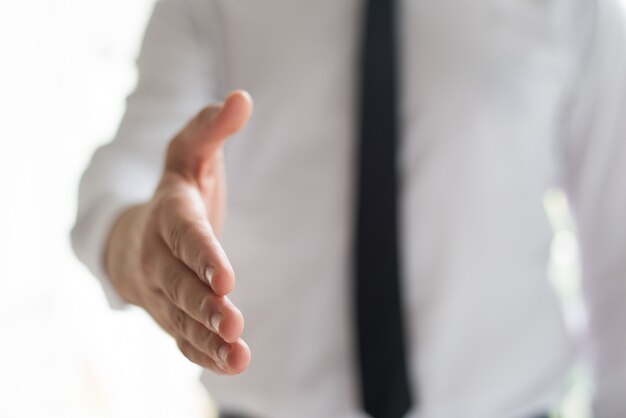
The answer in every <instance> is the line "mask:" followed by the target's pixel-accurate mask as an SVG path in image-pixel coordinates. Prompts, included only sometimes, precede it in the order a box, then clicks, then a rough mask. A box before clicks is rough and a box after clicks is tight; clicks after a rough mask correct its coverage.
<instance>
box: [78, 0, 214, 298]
mask: <svg viewBox="0 0 626 418" xmlns="http://www.w3.org/2000/svg"><path fill="white" fill-rule="evenodd" d="M196 3H197V4H196ZM196 3H192V1H191V0H189V1H188V0H161V1H159V2H157V3H156V5H155V8H154V10H153V13H152V16H151V18H150V21H149V23H148V26H147V29H146V33H145V35H144V39H143V43H142V47H141V51H140V54H139V58H138V60H137V68H138V73H139V78H138V83H137V87H136V89H135V91H134V92H133V93H132V94H131V95H130V96H129V97H128V99H127V107H126V112H125V115H124V117H123V119H122V122H121V125H120V127H119V129H118V132H117V134H116V136H115V138H114V139H113V141H111V142H110V143H109V144H107V145H104V146H102V147H100V148H99V149H98V150H97V151H96V152H95V154H94V155H93V157H92V160H91V162H90V164H89V166H88V168H87V169H86V171H85V172H84V174H83V176H82V179H81V182H80V187H79V202H78V214H77V218H76V222H75V225H74V227H73V229H72V232H71V240H72V246H73V248H74V251H75V253H76V255H77V256H78V258H79V259H80V260H81V261H82V262H83V263H84V264H85V265H87V267H89V269H90V270H91V271H92V272H93V274H94V275H95V276H96V277H97V278H98V279H99V280H100V282H101V284H102V286H103V288H104V291H105V293H106V295H107V298H108V301H109V303H110V305H111V306H112V307H113V308H122V307H124V306H125V303H124V302H123V300H122V299H121V298H120V297H119V295H117V294H116V292H115V291H114V289H113V288H112V286H111V284H110V282H109V280H108V278H107V277H106V274H105V271H104V268H103V261H104V260H103V258H104V250H105V244H106V240H107V239H108V235H109V231H110V229H111V227H112V226H113V223H114V222H115V220H116V218H117V217H118V216H119V215H120V214H121V213H122V212H123V211H124V210H125V209H126V208H128V207H129V206H132V205H135V204H138V203H141V202H145V201H146V200H148V199H149V198H150V197H151V195H152V194H153V192H154V189H155V187H156V184H157V182H158V180H159V177H160V173H161V169H162V161H163V159H164V152H165V149H166V147H167V143H168V142H169V140H170V139H171V138H172V137H173V136H174V135H175V133H176V132H177V131H178V130H179V129H180V128H182V126H183V125H184V123H185V122H186V121H187V120H188V119H190V118H191V117H192V116H193V115H194V114H195V113H196V112H198V111H199V110H200V109H201V108H202V107H203V106H205V105H206V104H207V103H209V102H211V101H212V98H215V97H216V93H215V86H216V78H217V74H216V73H217V65H216V64H215V62H216V61H217V60H216V59H215V56H216V54H217V50H216V47H215V42H214V40H215V39H216V36H215V34H214V32H215V31H216V25H215V24H214V22H212V21H211V19H212V18H214V17H215V16H213V15H212V13H211V10H210V8H209V6H208V4H209V3H210V2H206V1H205V2H200V1H198V2H196Z"/></svg>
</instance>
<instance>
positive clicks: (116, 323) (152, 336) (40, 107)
mask: <svg viewBox="0 0 626 418" xmlns="http://www.w3.org/2000/svg"><path fill="white" fill-rule="evenodd" d="M152 3H153V0H132V1H128V0H107V1H96V0H0V52H1V53H0V263H1V265H2V273H1V276H0V417H3V418H18V417H29V418H30V417H63V418H72V417H80V418H84V417H129V418H130V417H132V418H140V417H191V418H193V417H207V416H208V412H207V411H208V408H209V400H208V398H207V395H206V394H205V392H204V390H203V388H202V387H201V385H200V383H199V382H198V379H197V376H198V372H199V370H198V369H197V368H196V367H195V366H193V365H192V364H191V363H189V362H188V361H187V360H186V359H185V358H184V357H183V356H182V355H180V354H178V351H177V349H176V345H175V344H174V342H173V341H171V340H170V339H169V338H168V337H166V336H165V335H164V334H163V333H162V332H161V331H160V330H159V329H158V328H157V327H156V326H155V325H153V324H152V322H151V321H150V320H149V319H148V318H147V317H146V316H145V315H143V314H142V313H140V312H139V311H138V310H131V311H128V312H113V311H111V310H110V309H109V308H108V305H107V303H106V301H105V299H104V298H103V296H102V292H101V290H100V288H99V285H98V284H97V283H96V280H94V279H92V278H91V277H90V275H89V273H88V271H87V270H86V269H85V268H83V267H82V266H81V265H80V264H79V263H78V262H76V261H75V259H74V257H73V254H72V253H71V250H70V246H69V239H68V231H69V229H70V228H71V225H72V222H73V218H74V214H75V206H76V191H77V185H78V180H79V176H80V173H81V172H82V170H83V168H84V167H85V165H86V164H87V163H88V161H89V158H90V155H91V153H92V152H93V150H94V148H95V147H96V146H97V145H98V144H100V143H102V142H105V141H108V140H109V139H110V138H111V136H112V135H113V134H114V132H115V129H116V127H117V123H118V120H119V119H120V117H121V114H122V112H123V109H124V97H125V96H126V94H127V93H128V92H129V90H130V89H131V88H132V87H133V85H134V83H135V69H134V58H135V56H136V53H137V49H138V46H139V42H140V40H141V36H142V33H143V30H144V27H145V24H146V20H147V18H148V16H149V13H150V11H151V8H152Z"/></svg>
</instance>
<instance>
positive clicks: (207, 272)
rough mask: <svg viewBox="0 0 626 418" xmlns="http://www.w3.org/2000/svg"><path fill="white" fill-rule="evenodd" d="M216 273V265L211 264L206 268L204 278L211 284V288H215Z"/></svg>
mask: <svg viewBox="0 0 626 418" xmlns="http://www.w3.org/2000/svg"><path fill="white" fill-rule="evenodd" d="M214 274H215V267H211V266H209V267H207V268H206V269H205V270H204V279H205V280H206V282H207V283H208V284H209V286H211V288H213V275H214Z"/></svg>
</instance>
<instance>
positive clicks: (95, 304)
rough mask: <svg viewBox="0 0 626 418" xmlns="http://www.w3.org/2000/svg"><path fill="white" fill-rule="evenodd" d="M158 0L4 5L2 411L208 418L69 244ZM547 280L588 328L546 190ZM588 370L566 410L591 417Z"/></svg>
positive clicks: (187, 371)
mask: <svg viewBox="0 0 626 418" xmlns="http://www.w3.org/2000/svg"><path fill="white" fill-rule="evenodd" d="M152 3H153V0H132V1H128V0H107V1H96V0H0V51H1V54H0V263H1V265H2V275H1V276H0V277H1V278H0V417H3V418H18V417H63V418H72V417H81V418H82V417H116V418H124V417H133V418H141V417H151V418H158V417H188V418H193V417H207V416H208V414H209V411H210V401H209V399H208V396H207V395H206V393H205V392H204V389H203V388H202V387H201V386H200V384H199V383H198V380H197V375H198V369H197V368H196V367H195V366H193V365H192V364H190V363H189V362H187V360H185V359H184V357H183V356H182V355H180V354H179V353H178V351H177V350H176V346H175V344H174V342H173V341H171V340H170V339H169V338H168V337H167V336H165V335H164V334H163V333H162V332H161V331H160V330H159V329H158V328H157V327H156V326H155V325H154V324H153V323H152V322H151V321H150V320H149V318H147V317H146V316H145V315H144V314H142V313H141V312H139V311H138V310H131V311H126V312H112V311H111V310H109V308H108V306H107V304H106V302H105V299H104V297H103V295H102V293H101V290H100V288H99V285H98V284H97V283H96V281H95V280H94V279H92V278H91V277H90V275H89V273H88V272H87V271H86V269H85V268H83V267H82V266H81V265H80V264H79V263H78V262H77V261H76V260H75V259H74V256H73V254H72V252H71V250H70V247H69V239H68V231H69V229H70V228H71V225H72V222H73V218H74V214H75V206H76V191H77V185H78V180H79V176H80V173H81V172H82V170H83V168H84V167H85V166H86V164H87V163H88V161H89V157H90V155H91V153H92V152H93V150H94V148H95V147H96V146H97V145H98V144H100V143H102V142H105V141H108V140H109V139H110V138H111V137H112V135H113V134H114V131H115V129H116V127H117V123H118V121H119V119H120V117H121V115H122V112H123V109H124V101H123V100H124V97H125V96H126V94H127V93H128V92H129V91H130V89H132V87H133V85H134V83H135V76H136V74H135V68H134V58H135V56H136V53H137V49H138V46H139V42H140V40H141V35H142V33H143V30H144V27H145V24H146V20H147V18H148V16H149V13H150V10H151V7H152ZM546 208H547V211H548V215H549V218H550V220H551V223H552V225H553V227H554V230H555V240H554V246H553V251H552V253H553V254H552V262H551V265H550V267H549V269H548V272H549V276H550V278H551V279H552V280H553V282H554V283H555V286H556V288H557V289H558V291H559V293H560V294H561V295H562V299H563V306H564V309H565V311H566V312H567V315H568V318H570V320H571V321H570V322H571V323H572V327H573V328H574V329H578V328H580V326H581V324H583V322H584V321H582V316H581V315H580V314H579V312H580V309H579V306H580V305H579V291H578V275H579V271H578V263H577V260H578V254H577V244H576V238H575V234H574V231H573V229H572V224H571V221H570V219H569V217H568V212H567V203H566V201H565V198H564V197H563V194H562V193H560V192H559V191H550V192H549V193H548V194H547V195H546ZM585 382H586V379H585V378H584V372H583V369H582V368H580V369H579V370H577V371H576V372H575V373H574V374H573V376H572V385H571V391H570V392H571V394H570V396H569V397H568V398H567V400H566V401H565V403H564V405H563V408H562V409H563V411H564V412H565V416H566V417H571V418H583V417H586V416H587V388H586V384H585Z"/></svg>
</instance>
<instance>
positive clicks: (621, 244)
mask: <svg viewBox="0 0 626 418" xmlns="http://www.w3.org/2000/svg"><path fill="white" fill-rule="evenodd" d="M585 3H586V4H587V5H588V10H586V11H585V13H584V14H583V15H584V16H585V20H586V24H585V25H584V26H582V27H578V28H577V30H578V31H579V33H585V34H586V36H585V37H584V38H585V42H582V41H580V42H578V43H577V44H579V45H584V52H583V53H582V54H580V58H581V60H580V62H581V64H580V66H579V69H580V74H579V77H578V79H577V82H576V83H575V95H574V98H573V100H572V103H571V109H570V110H571V111H570V112H569V115H568V122H569V123H568V124H567V125H568V126H567V130H568V134H567V138H566V139H567V141H566V144H567V145H566V152H565V167H566V190H567V193H568V196H569V199H570V203H571V206H572V211H573V213H574V216H575V219H576V221H577V227H578V234H579V241H580V249H581V263H582V287H583V292H584V298H585V303H586V306H587V315H588V327H587V332H586V339H585V342H586V346H585V348H586V350H585V351H586V353H588V354H589V358H590V360H591V364H592V369H593V377H594V394H593V395H594V397H593V409H594V416H595V417H597V418H611V417H625V416H626V396H624V388H626V327H625V326H624V324H625V322H626V16H625V11H624V9H623V6H622V4H621V2H620V1H619V0H595V1H593V2H585Z"/></svg>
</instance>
